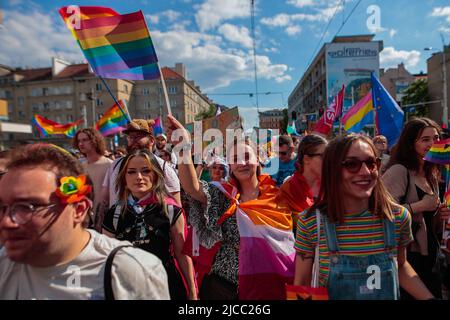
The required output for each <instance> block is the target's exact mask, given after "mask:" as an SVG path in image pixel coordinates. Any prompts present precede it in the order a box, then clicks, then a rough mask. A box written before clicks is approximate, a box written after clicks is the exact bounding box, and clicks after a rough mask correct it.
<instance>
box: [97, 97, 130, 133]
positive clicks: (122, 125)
mask: <svg viewBox="0 0 450 320" xmlns="http://www.w3.org/2000/svg"><path fill="white" fill-rule="evenodd" d="M118 102H119V103H120V106H121V107H122V110H126V106H125V104H124V103H123V101H122V100H119V101H118ZM122 110H121V109H120V108H119V106H118V105H117V103H115V104H114V105H113V106H112V107H111V108H109V109H108V111H106V112H105V113H104V114H103V116H102V117H101V118H100V119H99V120H98V121H97V123H96V124H95V129H97V130H98V131H100V133H101V134H102V135H103V136H109V135H112V134H116V133H119V132H121V131H123V130H125V129H126V126H127V124H128V122H129V121H128V118H127V117H126V116H125V115H124V114H123V112H122Z"/></svg>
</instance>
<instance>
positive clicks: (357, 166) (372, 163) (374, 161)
mask: <svg viewBox="0 0 450 320" xmlns="http://www.w3.org/2000/svg"><path fill="white" fill-rule="evenodd" d="M363 163H365V164H366V167H367V169H368V170H369V171H370V172H373V171H375V170H378V169H379V168H380V165H381V159H380V158H369V159H367V160H359V159H357V158H349V159H346V160H344V161H342V166H343V167H344V168H345V169H346V170H347V171H348V172H350V173H358V172H359V170H361V167H362V164H363Z"/></svg>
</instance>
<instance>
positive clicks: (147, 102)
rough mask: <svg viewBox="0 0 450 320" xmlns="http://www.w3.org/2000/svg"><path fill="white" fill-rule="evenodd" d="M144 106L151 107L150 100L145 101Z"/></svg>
mask: <svg viewBox="0 0 450 320" xmlns="http://www.w3.org/2000/svg"><path fill="white" fill-rule="evenodd" d="M144 108H146V109H150V101H145V102H144Z"/></svg>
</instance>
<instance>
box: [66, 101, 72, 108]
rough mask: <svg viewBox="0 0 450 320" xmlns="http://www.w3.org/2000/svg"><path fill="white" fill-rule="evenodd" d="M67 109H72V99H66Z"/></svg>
mask: <svg viewBox="0 0 450 320" xmlns="http://www.w3.org/2000/svg"><path fill="white" fill-rule="evenodd" d="M66 109H67V110H70V109H72V100H67V101H66Z"/></svg>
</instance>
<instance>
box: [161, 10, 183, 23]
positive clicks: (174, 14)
mask: <svg viewBox="0 0 450 320" xmlns="http://www.w3.org/2000/svg"><path fill="white" fill-rule="evenodd" d="M161 15H162V16H165V17H166V18H167V20H169V22H174V21H175V20H177V19H178V18H179V17H180V16H181V13H180V12H178V11H174V10H166V11H164V12H162V13H161Z"/></svg>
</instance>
